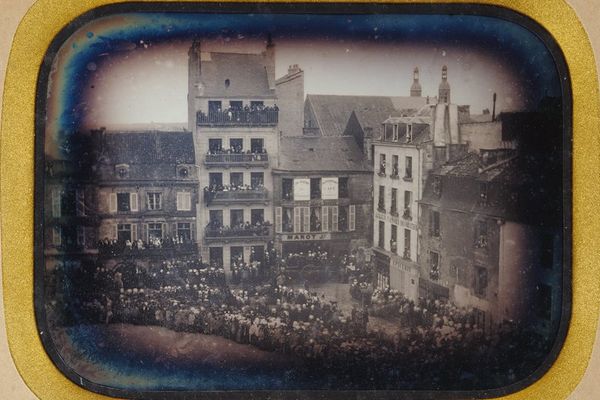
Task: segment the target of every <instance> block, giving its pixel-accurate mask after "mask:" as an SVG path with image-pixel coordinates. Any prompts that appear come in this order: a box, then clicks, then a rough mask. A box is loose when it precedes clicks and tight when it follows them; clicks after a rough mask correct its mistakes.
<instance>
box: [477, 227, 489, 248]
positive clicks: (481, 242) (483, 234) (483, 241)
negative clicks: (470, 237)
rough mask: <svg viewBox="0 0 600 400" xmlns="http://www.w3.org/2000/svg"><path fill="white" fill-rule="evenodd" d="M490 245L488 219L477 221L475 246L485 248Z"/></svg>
mask: <svg viewBox="0 0 600 400" xmlns="http://www.w3.org/2000/svg"><path fill="white" fill-rule="evenodd" d="M487 245H488V232H487V221H477V222H476V223H475V248H478V249H483V248H486V247H487Z"/></svg>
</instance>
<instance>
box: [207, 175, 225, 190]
mask: <svg viewBox="0 0 600 400" xmlns="http://www.w3.org/2000/svg"><path fill="white" fill-rule="evenodd" d="M208 182H209V183H210V187H211V188H212V189H214V190H222V189H223V174H222V173H220V172H210V173H209V174H208Z"/></svg>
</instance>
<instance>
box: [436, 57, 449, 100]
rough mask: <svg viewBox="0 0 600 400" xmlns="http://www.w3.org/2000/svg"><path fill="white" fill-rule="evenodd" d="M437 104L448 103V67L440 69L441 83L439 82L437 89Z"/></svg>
mask: <svg viewBox="0 0 600 400" xmlns="http://www.w3.org/2000/svg"><path fill="white" fill-rule="evenodd" d="M438 97H439V100H438V101H439V102H440V103H450V84H449V83H448V67H447V66H445V65H444V66H443V67H442V82H440V88H439V93H438Z"/></svg>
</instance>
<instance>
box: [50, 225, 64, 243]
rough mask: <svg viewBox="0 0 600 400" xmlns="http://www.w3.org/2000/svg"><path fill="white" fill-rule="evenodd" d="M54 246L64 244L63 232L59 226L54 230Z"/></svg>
mask: <svg viewBox="0 0 600 400" xmlns="http://www.w3.org/2000/svg"><path fill="white" fill-rule="evenodd" d="M52 244H53V245H55V246H60V245H61V244H62V230H61V229H60V227H59V226H55V227H54V228H52Z"/></svg>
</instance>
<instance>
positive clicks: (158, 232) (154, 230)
mask: <svg viewBox="0 0 600 400" xmlns="http://www.w3.org/2000/svg"><path fill="white" fill-rule="evenodd" d="M162 238H163V224H162V222H150V223H149V224H148V241H152V240H157V239H162Z"/></svg>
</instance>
